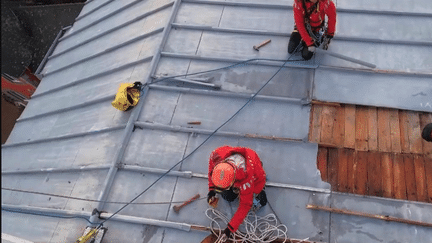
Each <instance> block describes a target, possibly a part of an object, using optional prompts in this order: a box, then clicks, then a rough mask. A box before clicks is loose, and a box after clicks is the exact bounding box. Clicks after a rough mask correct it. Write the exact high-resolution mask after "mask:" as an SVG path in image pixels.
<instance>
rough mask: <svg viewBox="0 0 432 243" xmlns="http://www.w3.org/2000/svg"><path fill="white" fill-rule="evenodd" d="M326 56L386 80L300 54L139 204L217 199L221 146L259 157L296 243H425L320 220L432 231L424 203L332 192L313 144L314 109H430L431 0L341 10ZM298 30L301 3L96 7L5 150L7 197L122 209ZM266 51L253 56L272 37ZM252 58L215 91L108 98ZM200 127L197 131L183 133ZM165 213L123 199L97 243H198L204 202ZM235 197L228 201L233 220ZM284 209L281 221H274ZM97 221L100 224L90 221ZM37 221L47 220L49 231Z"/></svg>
mask: <svg viewBox="0 0 432 243" xmlns="http://www.w3.org/2000/svg"><path fill="white" fill-rule="evenodd" d="M335 3H336V4H337V7H338V23H337V32H336V37H335V38H334V40H333V41H332V45H331V47H330V50H331V51H333V52H337V53H341V54H344V55H347V56H350V57H353V58H357V59H361V60H363V61H367V62H371V63H374V64H376V65H377V69H376V70H369V69H365V68H363V67H361V66H358V65H357V64H352V63H348V62H346V61H341V60H338V59H335V58H333V57H329V56H322V55H320V54H317V55H316V57H314V58H313V59H312V60H310V61H308V62H304V61H301V58H300V56H299V55H295V56H294V57H293V60H294V62H289V63H287V65H286V66H287V67H285V68H283V69H282V70H281V71H280V73H279V74H278V75H277V76H276V77H275V78H274V79H273V80H272V81H271V82H270V83H269V84H268V85H267V86H266V87H265V88H264V89H263V90H262V92H261V93H260V94H259V95H258V96H257V97H256V99H255V100H254V101H252V102H251V103H250V104H249V105H248V106H247V107H246V108H245V109H244V110H242V111H241V112H240V113H239V114H238V115H237V116H235V117H234V119H233V120H231V121H230V122H229V123H228V124H226V125H225V126H224V127H222V128H221V129H220V131H219V132H218V133H217V134H216V135H215V136H213V137H212V138H211V139H210V140H208V141H207V142H206V143H205V144H204V145H203V146H202V147H201V148H200V149H198V150H197V151H196V152H195V153H193V154H192V156H190V157H188V158H187V159H186V160H184V161H183V162H182V163H181V164H180V165H179V166H178V167H176V168H175V170H174V171H173V172H172V173H169V174H168V175H167V176H166V177H164V178H163V179H161V180H160V181H159V182H158V183H157V184H155V185H154V186H153V187H152V188H151V189H150V190H149V191H148V192H146V193H145V194H144V195H143V196H141V197H140V198H138V199H137V201H136V202H139V203H144V202H146V203H151V202H176V201H183V200H187V199H188V198H190V197H192V196H193V195H195V194H196V193H200V194H201V196H204V195H205V194H206V193H207V180H206V173H207V160H208V156H209V154H210V152H211V151H212V150H214V149H215V148H216V147H218V146H221V145H225V144H228V145H232V146H246V147H250V148H253V149H254V150H256V151H257V152H258V154H259V156H260V158H261V159H262V160H263V163H264V168H265V170H266V172H267V175H268V189H267V194H268V198H269V202H270V205H271V207H265V208H264V209H263V210H262V211H261V212H260V213H259V214H260V215H265V214H268V213H275V214H276V215H277V216H278V218H279V219H280V220H281V221H282V223H284V224H286V225H287V226H288V234H289V236H290V237H292V238H298V239H305V238H307V237H309V238H310V240H315V241H325V242H428V240H429V238H430V235H431V230H430V229H429V228H426V227H420V226H409V225H404V224H399V223H392V222H380V221H377V220H372V219H364V218H356V217H352V216H345V215H337V214H330V213H327V212H318V211H311V210H308V209H306V208H305V205H306V204H309V203H312V204H317V205H323V206H332V207H336V208H344V209H349V210H357V211H364V212H368V213H376V214H385V215H387V214H388V215H393V216H397V217H401V218H409V219H413V220H419V221H424V222H432V221H431V219H432V217H431V216H432V215H430V214H431V212H432V210H431V209H432V207H431V205H430V204H424V203H418V202H410V201H402V200H392V199H385V198H374V197H359V196H356V195H352V194H341V193H334V192H331V191H330V186H329V184H327V183H325V182H322V181H321V178H320V175H319V171H318V170H317V168H316V155H317V149H318V146H317V144H312V143H308V142H306V139H307V135H308V132H309V131H308V130H309V116H310V106H309V105H308V104H309V102H310V101H311V99H318V100H321V101H330V102H342V103H351V104H360V105H372V106H384V107H392V108H399V109H409V110H419V111H426V112H430V111H431V110H432V107H431V106H430V97H431V95H432V85H431V82H432V79H431V77H432V72H431V71H430V70H432V59H431V58H432V57H431V56H430V55H425V54H424V53H428V50H431V49H432V42H431V41H430V40H431V39H432V38H431V37H432V36H431V33H430V31H428V29H427V26H430V24H432V23H431V20H432V18H431V17H432V8H431V7H429V6H428V4H427V1H426V0H419V1H416V2H407V1H399V0H386V1H379V2H376V1H370V0H362V1H355V2H352V1H335ZM292 27H293V18H292V1H291V0H290V1H287V0H272V1H267V2H266V3H263V2H261V1H254V0H251V1H246V0H244V1H241V2H240V1H234V0H230V1H222V0H221V1H208V0H174V1H166V0H135V1H133V0H127V1H126V0H122V1H112V0H93V1H91V0H90V1H87V2H86V5H85V7H84V8H83V10H82V12H81V14H80V16H78V18H77V19H76V22H75V23H74V25H73V26H72V27H71V28H69V29H67V30H66V32H65V34H64V35H63V36H62V37H61V38H59V42H58V43H57V44H56V46H55V49H54V51H53V53H52V55H51V56H50V57H49V58H48V62H47V63H46V65H45V67H44V68H43V70H42V72H41V74H43V76H44V77H43V79H42V82H41V84H40V86H39V87H38V89H37V91H36V93H35V94H34V96H33V97H32V99H31V100H30V102H29V104H28V106H27V108H26V109H25V111H24V112H23V114H22V116H21V117H20V119H19V120H18V122H17V124H16V126H15V128H14V130H13V131H12V133H11V135H10V137H9V139H8V141H7V143H6V144H5V145H3V146H2V168H3V169H2V187H5V188H17V189H23V190H29V191H38V192H46V193H51V194H59V195H68V196H73V197H85V198H88V199H99V200H107V201H128V200H131V199H132V198H134V197H135V196H136V195H138V194H139V193H141V192H142V191H143V190H144V189H145V188H146V187H147V186H149V185H151V184H152V183H153V182H154V181H155V180H156V179H157V178H159V176H160V175H161V174H163V173H164V172H166V171H167V169H169V168H170V167H172V166H173V165H174V164H175V163H177V162H178V161H181V160H182V159H183V158H185V157H186V156H187V155H188V154H189V153H190V152H192V151H193V150H194V149H195V148H196V147H197V146H199V145H200V144H201V143H202V142H203V141H204V140H206V139H207V138H208V136H209V134H211V133H212V132H213V131H214V130H215V129H216V128H217V127H219V126H220V125H221V124H222V123H223V122H225V121H226V120H227V119H228V118H229V117H230V116H231V115H232V114H234V113H235V112H236V111H237V110H238V109H239V108H240V107H241V106H242V105H244V104H245V103H246V102H247V100H248V99H249V97H251V95H252V94H253V93H255V92H256V91H257V90H258V89H259V88H260V87H261V86H262V85H263V84H264V83H265V82H266V81H267V80H268V79H269V78H270V77H271V76H272V75H273V74H274V73H275V72H276V71H277V70H278V69H279V66H280V65H282V64H283V60H284V59H286V58H287V57H288V53H286V46H287V43H288V37H289V35H290V32H291V31H292ZM269 38H270V39H271V40H272V41H271V43H270V44H268V45H267V46H265V47H263V48H262V49H261V50H260V51H259V52H256V51H255V50H253V49H252V46H253V45H256V44H259V43H261V42H262V41H264V40H266V39H269ZM251 58H267V59H273V60H276V61H270V60H267V61H264V60H263V61H259V62H252V63H250V64H248V65H239V66H236V67H233V68H230V69H223V70H220V71H217V72H212V73H206V74H202V75H196V76H194V77H201V78H203V77H213V78H214V79H213V80H214V81H213V82H214V83H215V84H218V85H221V90H214V89H212V88H205V87H201V86H197V85H191V84H186V83H183V82H178V81H164V82H160V83H158V84H150V85H148V86H147V87H146V89H145V91H144V96H143V97H142V98H141V102H140V104H139V105H138V106H137V107H136V108H134V109H133V110H132V111H129V112H120V111H118V110H115V109H114V108H112V106H111V104H110V102H111V100H112V99H113V98H114V95H115V93H116V91H117V89H118V86H119V84H120V83H124V82H134V81H137V80H140V81H142V82H148V83H151V81H152V80H153V78H152V77H153V76H171V75H179V74H190V73H194V72H198V71H203V70H209V69H213V68H220V67H225V66H228V65H230V64H233V63H236V62H239V61H244V60H248V59H251ZM190 121H200V122H201V125H188V124H187V123H188V122H190ZM171 206H172V205H171V204H155V205H151V204H150V205H136V204H133V205H129V206H128V207H126V208H125V209H124V210H123V211H121V212H120V213H119V214H118V215H117V216H115V217H113V218H112V220H110V221H108V222H106V223H105V224H104V225H105V226H106V227H108V228H109V230H108V233H107V234H106V235H105V238H104V241H103V242H124V241H125V239H127V241H129V242H179V241H180V242H200V241H201V240H202V239H203V238H204V237H205V236H206V235H207V234H208V233H204V232H199V231H193V230H192V231H190V225H193V224H198V225H205V226H207V225H208V224H209V220H208V219H207V218H206V217H205V216H204V212H205V210H206V209H207V204H206V203H205V201H204V200H201V201H198V202H195V203H193V204H191V205H189V206H187V207H185V208H183V209H182V211H181V212H180V213H179V214H176V213H174V212H173V211H172V210H171ZM95 207H96V208H98V209H99V210H104V211H107V212H108V213H114V212H115V211H117V210H118V209H119V208H120V207H121V206H120V205H117V204H110V203H105V204H104V203H95V202H86V201H77V200H72V199H67V198H56V197H47V196H43V195H35V194H24V193H22V192H14V191H6V190H2V208H3V209H10V210H21V211H32V212H44V213H50V214H61V215H69V216H71V215H72V216H83V217H86V218H87V219H88V218H90V216H91V212H92V210H93V209H94V208H95ZM235 208H236V203H233V204H228V203H226V202H225V201H221V202H220V206H219V209H221V210H222V211H223V212H224V213H226V214H228V215H232V214H233V212H235ZM273 210H274V211H273ZM91 219H92V220H93V219H94V217H92V218H91ZM2 220H3V223H2V232H5V233H8V234H11V235H15V236H19V237H21V238H24V239H27V240H32V241H34V242H64V241H66V242H71V241H75V240H76V239H77V238H78V237H79V236H81V234H82V232H83V231H84V228H85V226H86V222H85V221H84V220H82V219H58V218H51V217H44V216H34V215H27V214H17V213H11V212H8V211H5V210H3V211H2ZM41 222H43V223H41Z"/></svg>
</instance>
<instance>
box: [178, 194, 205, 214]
mask: <svg viewBox="0 0 432 243" xmlns="http://www.w3.org/2000/svg"><path fill="white" fill-rule="evenodd" d="M199 197H200V195H199V194H196V195H195V196H193V197H192V198H191V199H189V200H188V201H186V202H184V203H183V204H181V205H174V206H173V209H174V212H176V213H178V212H179V211H180V209H182V208H183V207H184V206H186V205H188V204H189V203H191V202H193V201H195V200H197V199H198V198H199Z"/></svg>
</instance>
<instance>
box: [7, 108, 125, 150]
mask: <svg viewBox="0 0 432 243" xmlns="http://www.w3.org/2000/svg"><path fill="white" fill-rule="evenodd" d="M127 118H128V116H127V115H125V114H122V113H120V112H119V111H118V110H113V109H112V106H111V103H110V102H104V103H102V104H93V105H88V106H86V107H83V108H80V109H77V110H73V111H67V112H64V113H59V114H54V115H48V116H46V117H43V118H39V119H37V120H36V121H33V122H32V121H29V122H26V121H23V122H20V123H18V124H16V126H17V131H18V130H22V131H29V132H27V133H22V132H14V133H11V135H10V136H9V139H8V140H9V142H12V143H20V142H26V141H30V140H37V139H45V138H53V137H58V136H64V135H67V134H76V133H83V132H91V131H98V130H101V129H103V128H110V127H115V126H118V125H122V124H124V123H125V122H127Z"/></svg>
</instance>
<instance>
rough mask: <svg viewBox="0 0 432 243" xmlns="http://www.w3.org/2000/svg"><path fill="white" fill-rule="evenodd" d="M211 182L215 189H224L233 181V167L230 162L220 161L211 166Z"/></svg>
mask: <svg viewBox="0 0 432 243" xmlns="http://www.w3.org/2000/svg"><path fill="white" fill-rule="evenodd" d="M211 180H212V182H213V184H214V185H215V186H216V189H215V190H216V191H219V192H221V191H224V190H226V189H228V188H230V187H231V186H232V185H233V184H234V181H235V168H234V166H233V165H232V164H230V163H227V162H222V163H219V164H217V165H216V166H215V167H214V168H213V173H212V176H211Z"/></svg>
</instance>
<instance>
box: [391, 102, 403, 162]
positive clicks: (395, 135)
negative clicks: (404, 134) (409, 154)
mask: <svg viewBox="0 0 432 243" xmlns="http://www.w3.org/2000/svg"><path fill="white" fill-rule="evenodd" d="M389 113H390V139H391V150H392V151H393V152H395V153H401V152H402V148H401V138H400V125H399V110H394V109H391V110H389Z"/></svg>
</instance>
